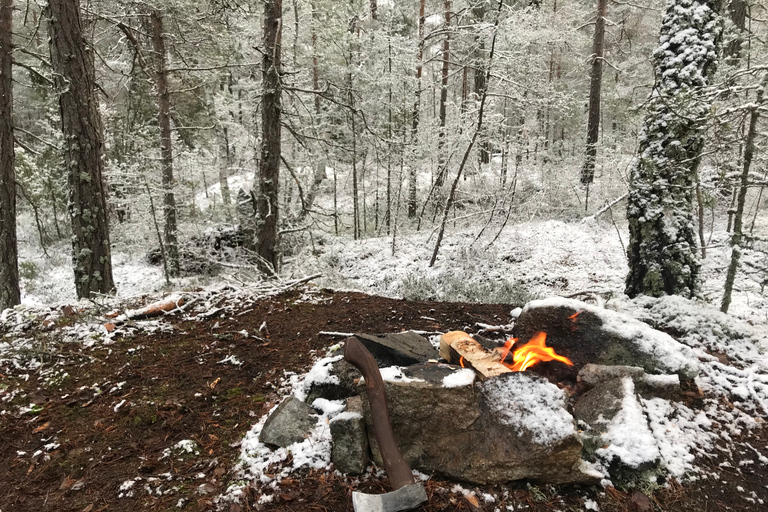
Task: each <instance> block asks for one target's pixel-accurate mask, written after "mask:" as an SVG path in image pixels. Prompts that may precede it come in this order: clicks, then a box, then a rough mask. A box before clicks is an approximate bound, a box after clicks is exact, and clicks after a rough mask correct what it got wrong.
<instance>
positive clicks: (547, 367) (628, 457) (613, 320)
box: [265, 298, 698, 484]
mask: <svg viewBox="0 0 768 512" xmlns="http://www.w3.org/2000/svg"><path fill="white" fill-rule="evenodd" d="M511 334H512V336H511V337H509V338H508V339H506V341H504V340H503V339H502V340H500V341H494V340H490V339H487V338H484V337H483V336H482V335H480V334H474V335H472V336H470V335H469V334H468V333H466V332H463V331H451V332H447V333H445V334H443V335H441V336H440V337H439V346H438V347H437V348H438V350H435V347H433V345H432V344H431V343H430V341H429V340H427V339H426V338H423V337H421V336H419V335H417V334H415V333H396V334H384V335H376V336H374V335H367V334H356V335H355V338H356V339H357V340H358V341H360V342H361V343H362V344H363V345H364V346H365V347H366V348H367V349H368V350H369V351H370V352H371V354H372V355H373V357H374V358H375V360H376V363H377V365H378V366H379V367H380V368H382V371H381V373H382V376H383V377H384V391H385V394H386V397H387V403H388V409H389V410H388V413H389V416H390V419H391V424H392V430H393V432H394V439H395V441H396V443H397V445H398V446H399V449H400V451H402V454H403V456H404V457H405V459H406V460H407V462H408V463H409V464H410V465H411V466H412V467H414V468H415V469H419V470H421V471H423V472H426V473H429V474H433V473H436V474H440V475H442V476H443V477H447V478H451V479H455V480H459V481H465V482H471V483H478V484H488V483H503V482H507V481H510V480H517V479H529V480H532V481H537V482H542V483H596V482H599V481H600V480H602V479H604V478H614V479H616V478H618V479H620V480H621V479H622V478H624V477H625V476H626V475H630V476H631V475H644V476H642V478H648V477H649V475H651V476H653V475H657V474H659V473H658V471H660V470H659V467H660V460H661V455H660V450H659V447H658V446H657V445H656V444H655V441H654V436H653V434H652V432H651V426H650V425H649V424H648V421H647V419H646V417H645V416H644V414H643V412H642V406H641V405H640V403H641V400H644V399H652V398H653V397H664V398H669V397H671V396H675V395H679V394H680V392H681V383H682V384H683V385H690V384H688V383H690V382H692V379H693V378H694V377H695V376H696V375H697V373H698V362H697V359H696V357H695V356H693V354H692V352H691V351H690V349H689V348H688V347H685V346H683V345H681V344H679V343H678V342H676V341H675V340H673V339H672V338H671V337H669V336H668V335H666V334H664V333H661V332H659V331H655V330H653V329H652V328H650V327H649V326H647V325H645V324H643V323H641V322H639V321H637V320H635V319H633V318H630V317H627V316H625V315H622V314H619V313H616V312H612V311H607V310H604V309H602V308H597V307H594V306H590V305H588V304H585V303H583V302H578V301H574V300H567V299H559V298H555V299H548V300H544V301H534V302H532V303H529V304H528V305H527V306H526V308H524V309H523V311H522V313H521V314H520V316H519V317H518V318H516V319H515V324H514V328H513V329H512V331H511ZM434 341H437V340H434ZM350 368H351V367H350V366H349V365H347V364H346V363H345V362H344V361H343V360H341V361H336V362H335V363H333V367H332V372H331V373H333V374H334V376H333V378H331V379H330V381H329V380H326V381H325V382H323V383H322V384H319V385H318V386H314V387H312V388H311V389H308V397H307V399H306V403H307V404H308V405H312V404H313V403H314V402H315V401H316V400H317V399H325V401H326V402H327V401H328V400H337V399H339V398H344V397H350V396H351V395H355V396H353V397H351V398H347V399H346V409H345V411H346V412H345V413H342V414H340V415H339V416H338V417H337V418H334V419H332V420H331V421H330V426H331V435H332V437H333V451H332V461H333V463H334V464H335V465H336V466H337V468H339V469H340V470H341V471H343V472H346V473H351V474H359V473H360V472H361V471H363V470H364V468H365V467H366V466H367V465H368V460H369V457H370V458H372V459H373V461H374V462H375V463H376V464H377V465H379V466H381V467H383V466H382V464H383V462H384V461H383V460H382V457H381V454H380V452H379V446H378V444H377V440H376V438H375V436H374V435H373V431H374V430H373V421H372V410H371V405H370V403H369V401H368V397H367V393H366V392H365V390H364V385H363V382H362V380H363V379H360V377H359V374H357V377H355V376H354V371H355V370H354V368H352V369H351V370H350ZM350 371H351V372H352V373H350ZM265 430H266V428H265ZM654 472H657V473H654Z"/></svg>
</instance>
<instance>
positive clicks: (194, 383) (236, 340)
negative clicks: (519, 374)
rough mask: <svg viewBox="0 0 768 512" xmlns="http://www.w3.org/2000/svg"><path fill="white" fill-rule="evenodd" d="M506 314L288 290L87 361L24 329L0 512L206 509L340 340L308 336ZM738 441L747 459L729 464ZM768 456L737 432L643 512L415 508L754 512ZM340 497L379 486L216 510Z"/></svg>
mask: <svg viewBox="0 0 768 512" xmlns="http://www.w3.org/2000/svg"><path fill="white" fill-rule="evenodd" d="M514 306H517V305H500V304H492V305H488V304H462V303H445V302H414V301H405V300H397V299H388V298H382V297H375V296H368V295H363V294H360V293H353V292H330V291H317V290H312V291H309V292H307V291H301V290H294V291H292V292H287V293H284V294H281V295H278V296H273V297H270V298H265V299H262V300H259V301H256V302H255V303H254V304H253V305H251V306H247V307H243V308H242V309H241V310H238V311H233V312H231V313H230V312H227V313H226V314H224V315H223V316H220V317H213V318H209V319H206V320H201V321H193V320H185V319H182V318H180V317H177V316H168V317H166V318H165V319H164V320H166V321H165V322H163V324H164V325H165V326H166V327H164V328H162V329H160V330H158V331H157V332H154V333H146V332H138V333H136V334H134V335H130V336H124V337H115V338H114V343H112V344H109V345H106V344H100V343H97V344H94V345H93V346H92V347H91V348H88V347H87V346H86V345H85V344H81V343H72V344H58V345H54V342H53V341H52V340H53V339H55V338H56V337H57V336H58V335H59V334H60V331H61V329H63V328H65V327H67V326H71V325H72V324H73V323H76V322H77V321H78V318H77V316H63V317H61V318H59V320H57V325H55V326H53V328H52V330H51V331H46V327H44V326H43V325H42V323H40V324H38V325H32V326H31V328H30V329H29V330H27V331H26V332H25V333H24V336H27V337H33V338H37V339H41V340H42V339H49V340H50V341H49V345H48V350H46V351H42V350H41V351H40V352H38V353H28V354H26V357H27V358H28V360H33V359H36V360H38V361H39V362H42V364H41V365H39V366H36V367H35V368H34V369H33V370H30V366H28V365H27V366H25V365H23V364H22V365H14V364H10V363H8V362H7V360H5V361H6V363H5V364H3V365H0V394H2V396H0V398H2V402H0V468H3V469H2V474H1V475H0V511H2V512H17V511H18V512H25V511H45V510H51V511H59V510H61V511H69V510H72V511H87V512H95V511H101V510H104V511H106V510H109V511H133V510H215V509H216V506H217V505H216V503H215V502H214V499H215V496H217V495H220V494H222V493H224V492H225V491H226V489H227V487H228V485H230V484H231V483H234V482H236V481H237V480H238V478H239V475H238V474H237V471H236V469H235V467H234V466H235V463H236V461H237V459H238V456H239V453H240V449H239V441H240V440H241V439H242V438H243V436H244V435H245V434H246V432H247V431H248V430H249V429H250V427H251V426H252V425H253V424H254V423H256V421H257V420H258V418H259V417H261V416H262V415H263V414H265V413H266V412H267V411H269V409H270V407H272V406H273V405H274V404H275V403H277V402H278V401H279V400H280V399H281V390H280V381H281V378H282V377H283V376H284V372H286V371H288V372H304V371H306V370H308V369H309V367H310V366H311V364H312V362H313V359H314V355H315V354H319V353H320V352H322V351H323V350H324V349H326V348H327V347H328V346H330V345H331V344H333V343H334V342H335V341H337V340H334V339H332V338H330V337H328V336H324V335H319V332H321V331H334V332H361V331H365V332H372V333H383V332H397V331H401V330H406V329H415V330H425V331H447V330H453V329H467V330H472V329H473V327H474V325H475V323H476V322H482V323H486V324H500V323H505V322H506V321H507V320H508V317H509V311H510V309H511V308H512V307H514ZM264 324H266V329H264V328H262V326H263V325H264ZM169 326H172V328H170V327H169ZM260 328H261V333H260ZM267 333H268V337H267ZM1 334H5V333H1ZM30 358H31V359H30ZM32 404H34V406H33V405H32ZM688 405H689V406H690V407H693V408H695V407H696V404H695V403H693V402H692V403H690V404H688ZM21 411H26V412H21ZM185 440H191V441H192V442H186V443H180V442H181V441H185ZM745 441H746V442H749V443H750V444H751V446H753V447H755V448H756V449H757V450H758V454H752V459H755V458H757V460H756V461H755V462H753V463H752V464H749V465H743V464H741V465H740V464H739V460H740V457H742V454H739V453H737V452H738V450H740V449H741V448H738V449H737V447H741V446H744V445H743V442H745ZM179 443H180V444H179ZM767 445H768V433H767V432H766V429H765V426H764V425H763V426H761V427H759V428H757V429H755V430H753V431H751V432H744V433H743V439H734V440H733V443H731V444H727V443H723V444H722V445H721V446H718V452H716V453H713V454H712V458H711V459H710V460H708V461H700V464H703V465H707V466H711V467H712V469H713V470H717V471H718V472H719V473H720V475H721V476H720V480H719V481H713V480H711V479H710V480H701V481H699V482H700V483H696V482H694V483H690V484H685V485H677V484H673V485H671V486H668V487H666V488H661V489H659V490H656V491H655V493H653V494H652V495H651V497H650V500H649V499H648V498H647V497H645V495H642V494H638V493H629V494H628V493H623V492H620V491H618V490H612V489H609V490H604V489H602V488H600V487H582V486H558V487H554V486H530V485H528V484H526V483H514V484H511V485H508V486H488V487H474V486H473V487H468V486H466V485H465V486H464V487H462V486H456V485H455V483H451V482H441V481H439V480H430V481H428V482H427V485H426V487H427V491H428V494H429V495H430V501H429V503H428V504H427V505H424V506H423V507H421V508H420V509H418V510H422V511H433V510H434V511H437V510H487V511H493V510H496V509H499V510H536V511H544V510H547V511H554V510H574V511H575V510H585V504H586V503H587V502H589V503H592V502H594V503H595V504H596V505H599V510H604V511H619V510H652V509H653V510H674V511H694V510H695V511H701V510H761V509H762V507H763V505H759V504H757V503H756V501H755V499H756V497H758V496H759V497H762V498H765V497H766V488H765V482H766V481H768V467H767V466H766V462H768V461H766V460H763V459H764V457H763V456H762V455H760V453H766V450H768V447H767ZM760 457H762V459H761V458H760ZM353 489H360V490H367V491H370V492H376V493H379V492H385V491H386V490H388V486H387V483H386V480H382V479H380V478H376V477H373V476H369V477H365V478H361V479H351V478H348V477H344V476H341V475H339V474H337V473H333V472H325V471H316V470H313V471H311V472H303V473H300V474H299V475H297V476H296V477H291V478H287V479H284V480H282V481H281V482H279V491H277V492H275V496H274V498H273V499H272V501H271V502H269V503H264V504H258V503H257V500H258V498H259V496H260V495H261V492H260V491H259V490H258V489H257V488H254V487H250V488H247V495H248V499H247V500H246V502H245V503H242V504H223V509H224V510H228V509H229V510H284V511H288V510H291V511H311V510H314V511H318V510H326V511H351V510H352V505H351V500H350V494H351V491H352V490H353ZM467 493H468V494H467ZM705 494H706V496H708V497H705ZM486 495H487V496H488V499H487V501H486V498H485V497H486ZM491 497H493V499H494V501H490V500H491ZM509 506H512V507H513V508H507V507H509ZM649 507H651V508H649Z"/></svg>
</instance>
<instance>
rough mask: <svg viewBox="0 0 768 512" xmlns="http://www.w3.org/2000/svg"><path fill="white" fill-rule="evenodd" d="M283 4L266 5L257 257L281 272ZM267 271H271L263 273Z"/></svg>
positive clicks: (268, 2)
mask: <svg viewBox="0 0 768 512" xmlns="http://www.w3.org/2000/svg"><path fill="white" fill-rule="evenodd" d="M282 12H283V0H266V1H265V2H264V45H263V48H264V52H263V57H262V68H261V69H262V82H263V87H262V89H263V92H262V97H261V122H262V126H261V130H262V132H261V133H262V136H261V140H262V146H261V165H260V166H259V184H260V187H261V190H260V194H259V199H258V210H259V219H258V222H259V230H258V235H257V237H258V242H257V253H258V254H259V256H261V258H263V260H264V261H266V262H267V263H268V264H269V265H271V266H272V270H273V271H274V272H277V271H278V269H279V257H278V256H279V255H278V245H279V239H278V232H277V226H278V213H279V212H278V198H279V194H278V193H279V188H280V151H281V148H280V135H281V130H280V107H281V91H282V84H281V79H280V73H281V69H280V67H281V50H282V34H283V28H282V24H281V18H282ZM264 270H266V271H268V270H269V269H264Z"/></svg>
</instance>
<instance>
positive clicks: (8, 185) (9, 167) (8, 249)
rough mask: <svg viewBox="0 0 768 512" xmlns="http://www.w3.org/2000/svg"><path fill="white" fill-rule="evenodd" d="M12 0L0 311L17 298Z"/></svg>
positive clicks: (2, 152) (0, 155)
mask: <svg viewBox="0 0 768 512" xmlns="http://www.w3.org/2000/svg"><path fill="white" fill-rule="evenodd" d="M12 13H13V0H0V311H2V310H4V309H5V308H10V307H13V306H15V305H16V304H18V303H19V302H20V301H21V294H20V292H19V255H18V247H17V245H16V174H15V172H14V167H13V163H14V152H13V118H12V117H11V115H12V111H13V80H12V78H11V61H12V57H11V28H12V24H13V22H12V19H13V16H12Z"/></svg>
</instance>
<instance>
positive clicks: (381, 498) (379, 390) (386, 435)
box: [344, 338, 427, 512]
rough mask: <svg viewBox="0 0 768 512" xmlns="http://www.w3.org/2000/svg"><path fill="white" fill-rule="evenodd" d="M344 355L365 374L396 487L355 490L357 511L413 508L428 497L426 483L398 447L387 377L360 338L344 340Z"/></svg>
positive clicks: (381, 444)
mask: <svg viewBox="0 0 768 512" xmlns="http://www.w3.org/2000/svg"><path fill="white" fill-rule="evenodd" d="M344 359H345V360H346V361H347V362H348V363H350V364H351V365H353V366H355V367H356V368H357V369H358V370H360V373H362V374H363V377H364V378H365V387H366V390H367V391H368V402H370V404H371V417H372V418H373V430H374V433H375V434H376V441H378V443H379V450H380V451H381V458H382V459H383V460H384V467H385V468H386V470H387V476H389V481H390V482H391V483H392V487H393V488H394V491H392V492H388V493H386V494H365V493H362V492H357V491H354V492H353V493H352V505H353V506H354V508H355V512H400V511H403V510H412V509H414V508H416V507H418V506H419V505H420V504H421V503H423V502H425V501H427V493H426V491H425V490H424V485H422V484H421V483H416V480H415V479H414V478H413V473H411V467H410V466H409V465H408V463H407V462H406V461H405V459H404V458H403V456H402V454H401V453H400V450H399V449H398V448H397V443H396V442H395V436H394V435H393V434H392V425H391V424H390V422H389V412H388V411H387V397H386V395H385V394H384V380H383V379H382V378H381V372H380V371H379V366H378V365H377V364H376V360H375V359H374V358H373V356H372V355H371V353H370V352H368V349H367V348H365V347H364V346H363V344H362V343H360V341H359V340H358V339H357V338H347V340H346V342H345V343H344Z"/></svg>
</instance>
